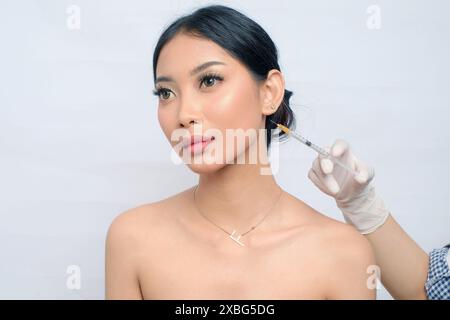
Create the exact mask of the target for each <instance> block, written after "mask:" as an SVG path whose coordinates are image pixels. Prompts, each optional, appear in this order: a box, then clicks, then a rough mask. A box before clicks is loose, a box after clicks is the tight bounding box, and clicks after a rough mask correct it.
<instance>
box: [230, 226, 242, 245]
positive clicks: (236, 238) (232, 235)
mask: <svg viewBox="0 0 450 320" xmlns="http://www.w3.org/2000/svg"><path fill="white" fill-rule="evenodd" d="M235 233H236V234H237V236H235V235H234V234H235ZM230 238H231V239H233V240H234V241H235V242H236V243H238V244H239V245H241V246H245V245H244V244H243V243H242V242H240V241H239V239H240V238H241V235H240V234H238V233H237V231H236V230H233V232H232V233H231V235H230Z"/></svg>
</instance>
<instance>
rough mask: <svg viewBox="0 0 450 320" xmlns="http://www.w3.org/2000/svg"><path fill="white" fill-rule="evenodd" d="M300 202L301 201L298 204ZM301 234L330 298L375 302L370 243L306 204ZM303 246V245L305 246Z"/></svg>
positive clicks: (346, 225)
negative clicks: (372, 285) (370, 300)
mask: <svg viewBox="0 0 450 320" xmlns="http://www.w3.org/2000/svg"><path fill="white" fill-rule="evenodd" d="M299 201H300V200H299ZM303 207H304V208H306V209H304V210H303V212H305V213H304V214H300V215H299V216H302V217H301V218H299V219H301V221H302V223H301V225H302V226H303V227H302V228H301V229H302V230H303V231H302V233H303V234H304V235H306V236H305V237H302V238H303V240H304V239H305V238H306V239H307V241H306V242H307V243H308V245H309V246H310V248H314V249H313V250H312V252H314V253H313V254H314V257H315V258H314V259H315V261H316V262H317V270H318V271H319V270H320V271H319V272H320V273H321V277H320V278H321V279H322V280H323V285H324V288H325V290H324V291H325V292H326V296H327V298H331V299H333V298H349V299H353V298H356V299H360V298H362V299H373V298H374V294H375V291H374V290H371V289H370V288H369V286H368V280H370V277H371V275H372V274H373V272H374V268H376V262H375V255H374V252H373V249H372V247H371V245H370V243H369V241H368V240H367V239H366V238H365V237H364V236H363V235H362V234H360V233H359V232H358V231H357V230H356V229H355V228H354V227H353V226H350V225H348V224H346V223H343V222H340V221H337V220H335V219H332V218H329V217H327V216H326V215H324V214H322V213H320V212H319V211H317V210H315V209H313V208H311V207H309V206H307V205H305V204H303ZM303 243H304V242H303Z"/></svg>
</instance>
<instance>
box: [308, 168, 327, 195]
mask: <svg viewBox="0 0 450 320" xmlns="http://www.w3.org/2000/svg"><path fill="white" fill-rule="evenodd" d="M308 178H309V179H310V180H311V181H312V182H313V183H314V184H315V185H316V187H317V188H319V189H320V190H321V191H322V192H323V193H326V194H331V195H333V193H332V192H331V191H330V190H327V189H326V186H325V184H324V183H323V181H322V180H321V179H320V178H319V177H318V176H317V174H316V172H315V171H314V170H313V169H312V168H311V169H310V170H309V172H308Z"/></svg>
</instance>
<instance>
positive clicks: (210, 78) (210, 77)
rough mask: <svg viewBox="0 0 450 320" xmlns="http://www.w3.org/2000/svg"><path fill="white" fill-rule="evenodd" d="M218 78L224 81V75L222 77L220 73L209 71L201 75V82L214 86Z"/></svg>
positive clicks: (207, 85)
mask: <svg viewBox="0 0 450 320" xmlns="http://www.w3.org/2000/svg"><path fill="white" fill-rule="evenodd" d="M217 80H218V81H223V77H221V76H220V75H218V74H216V73H208V74H205V75H203V76H201V77H200V80H199V82H200V85H202V84H203V83H204V84H205V86H206V87H212V86H213V85H214V84H215V83H216V81H217Z"/></svg>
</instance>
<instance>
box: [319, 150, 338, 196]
mask: <svg viewBox="0 0 450 320" xmlns="http://www.w3.org/2000/svg"><path fill="white" fill-rule="evenodd" d="M327 160H328V159H327ZM312 170H313V171H314V173H315V174H316V176H317V178H318V180H319V181H321V183H322V184H323V185H324V186H325V188H326V189H327V190H328V192H329V193H331V194H333V195H335V194H337V193H338V192H339V191H340V189H341V188H340V187H339V184H338V183H337V181H336V179H335V178H334V176H333V175H332V174H326V173H324V172H323V171H322V169H321V165H320V160H319V157H317V158H316V159H315V160H314V162H313V165H312Z"/></svg>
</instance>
